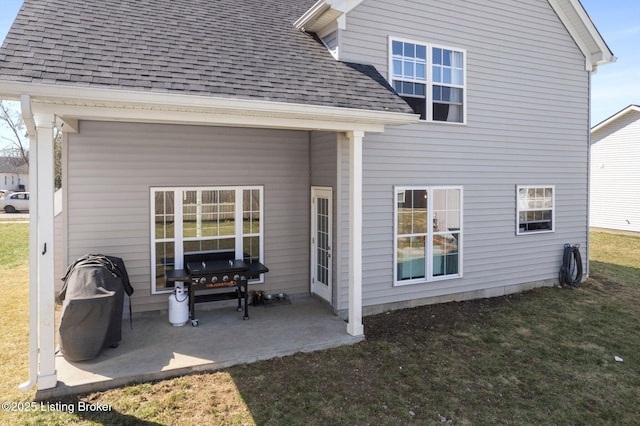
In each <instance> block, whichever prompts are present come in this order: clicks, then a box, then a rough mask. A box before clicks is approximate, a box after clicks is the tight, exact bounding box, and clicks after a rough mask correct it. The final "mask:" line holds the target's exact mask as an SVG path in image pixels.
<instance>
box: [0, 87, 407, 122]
mask: <svg viewBox="0 0 640 426" xmlns="http://www.w3.org/2000/svg"><path fill="white" fill-rule="evenodd" d="M26 95H28V96H29V97H30V102H31V109H32V111H31V112H32V113H33V114H34V115H37V114H54V115H55V116H56V117H57V120H58V124H59V125H62V126H64V125H66V126H67V128H66V130H67V131H68V132H73V131H74V130H77V122H78V120H99V121H122V122H145V123H171V124H188V125H209V126H230V127H259V128H278V129H294V130H327V131H338V132H344V131H356V130H357V131H364V132H378V133H379V132H383V131H384V127H385V126H388V125H391V126H394V125H404V124H411V123H416V122H418V121H419V116H417V115H414V114H406V113H398V112H385V111H370V110H361V109H352V108H340V107H330V106H317V105H302V104H292V103H284V102H269V101H264V100H249V99H236V98H221V97H209V96H197V95H184V94H174V93H166V92H142V91H128V90H118V89H103V88H94V87H77V86H65V85H53V84H36V83H16V82H12V81H2V80H0V99H20V98H21V97H22V98H23V97H24V96H26Z"/></svg>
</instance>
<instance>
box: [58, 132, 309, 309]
mask: <svg viewBox="0 0 640 426" xmlns="http://www.w3.org/2000/svg"><path fill="white" fill-rule="evenodd" d="M67 165H68V176H67V179H66V182H65V184H66V189H67V206H68V208H67V212H68V238H69V242H68V253H69V262H71V261H73V259H76V258H78V257H79V256H82V255H84V254H87V253H101V254H107V255H113V256H118V257H121V258H123V259H124V261H125V265H126V267H127V271H128V273H129V277H130V279H131V282H132V285H133V287H134V289H135V293H134V295H133V298H132V306H133V310H134V312H142V311H150V310H160V309H167V307H168V302H167V296H166V295H151V288H150V287H151V277H150V235H149V234H150V230H149V229H150V225H149V220H150V219H149V217H150V211H149V209H150V206H149V189H150V187H154V186H215V185H264V203H265V206H264V219H265V225H264V226H265V228H264V238H265V239H264V250H265V258H264V261H265V264H266V265H267V266H268V267H269V268H270V272H269V273H267V274H265V283H264V284H256V286H260V287H259V289H261V290H265V291H267V292H283V291H284V292H287V293H290V294H297V293H298V294H299V293H308V292H309V256H308V253H309V217H310V209H309V200H310V189H309V188H310V170H309V133H308V132H295V131H287V130H265V129H239V128H238V129H235V128H222V127H204V126H178V125H159V124H131V123H104V122H90V121H82V122H81V123H80V132H79V133H78V134H71V135H69V143H68V159H67ZM250 289H251V288H250ZM256 289H258V288H257V287H256Z"/></svg>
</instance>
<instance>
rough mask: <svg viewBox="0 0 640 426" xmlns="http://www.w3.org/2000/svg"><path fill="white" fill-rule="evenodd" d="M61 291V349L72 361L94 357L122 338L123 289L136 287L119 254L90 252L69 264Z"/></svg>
mask: <svg viewBox="0 0 640 426" xmlns="http://www.w3.org/2000/svg"><path fill="white" fill-rule="evenodd" d="M62 280H63V281H64V284H63V286H62V290H61V291H60V293H59V294H58V299H59V300H60V301H63V304H62V315H61V318H60V326H59V327H58V332H59V334H60V349H61V350H62V354H63V356H64V357H65V358H66V359H68V360H70V361H83V360H88V359H92V358H95V357H96V356H98V355H99V354H100V351H101V350H102V348H104V347H107V346H110V347H115V346H117V345H118V344H119V343H120V340H121V338H122V330H121V327H122V306H123V302H124V293H127V294H128V295H129V296H130V295H131V294H132V293H133V288H132V287H131V283H130V282H129V276H128V275H127V270H126V268H125V266H124V262H123V261H122V259H120V258H119V257H114V256H105V255H95V254H89V255H86V256H83V257H81V258H79V259H77V260H76V261H75V262H74V263H73V264H71V265H70V266H69V267H68V268H67V272H66V274H65V276H64V277H63V278H62Z"/></svg>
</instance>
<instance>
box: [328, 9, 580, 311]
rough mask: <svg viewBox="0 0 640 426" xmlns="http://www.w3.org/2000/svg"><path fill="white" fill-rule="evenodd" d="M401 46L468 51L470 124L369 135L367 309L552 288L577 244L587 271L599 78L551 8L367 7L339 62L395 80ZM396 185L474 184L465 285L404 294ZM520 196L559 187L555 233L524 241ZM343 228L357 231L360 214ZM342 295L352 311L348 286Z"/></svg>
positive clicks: (353, 18)
mask: <svg viewBox="0 0 640 426" xmlns="http://www.w3.org/2000/svg"><path fill="white" fill-rule="evenodd" d="M389 36H395V37H401V38H405V39H411V40H416V41H424V42H428V43H434V44H438V45H444V46H448V47H453V48H461V49H465V50H466V52H467V68H466V69H467V89H466V95H467V108H468V109H467V124H466V125H457V124H443V123H433V124H431V123H419V124H416V125H411V126H405V127H398V128H387V129H386V131H385V133H384V134H367V135H366V136H365V139H364V164H363V168H364V170H363V173H364V200H363V203H364V204H363V211H364V223H363V227H364V235H363V299H364V300H363V303H364V305H365V307H367V306H368V307H374V306H375V305H380V304H393V303H402V302H406V301H410V300H412V299H425V300H426V299H429V300H430V301H438V300H451V298H452V296H451V295H454V296H453V298H455V297H457V296H455V295H460V298H468V295H472V297H484V296H491V295H499V294H501V293H502V292H504V291H511V290H508V289H509V288H511V289H514V288H515V287H513V286H516V287H518V286H520V288H525V287H527V286H531V285H540V284H541V283H542V282H545V283H546V284H548V283H550V282H553V280H555V279H556V278H557V276H558V271H559V269H560V264H561V256H562V249H563V245H564V244H565V243H570V244H580V245H581V249H580V250H581V253H582V257H583V261H584V262H585V267H586V259H587V209H588V193H587V192H588V189H587V188H588V186H587V183H588V182H587V181H588V176H587V172H588V166H587V163H588V133H589V97H588V95H589V74H588V73H587V72H586V71H585V70H584V63H585V59H584V57H583V55H582V54H581V52H580V50H579V49H578V48H577V47H576V45H575V43H574V41H573V40H572V39H571V37H570V36H569V34H568V32H567V30H566V29H565V27H564V26H563V25H562V23H561V22H560V20H559V18H558V17H557V16H556V15H555V13H554V12H553V10H552V9H551V7H550V6H549V4H548V2H547V1H544V0H528V1H520V2H513V1H506V0H503V1H493V2H487V1H484V0H472V1H469V0H465V1H463V0H453V1H449V2H440V1H435V0H432V1H424V2H408V1H391V0H379V1H375V2H373V1H371V2H363V3H362V4H361V5H360V6H358V7H357V8H356V9H354V10H353V11H352V12H350V13H349V15H348V17H347V27H346V30H343V31H342V33H341V35H340V38H339V40H340V41H341V44H340V56H341V57H340V59H341V60H345V61H353V62H361V63H370V64H373V65H375V66H376V68H377V69H378V70H379V71H380V72H381V73H382V74H383V75H385V76H386V75H387V67H388V53H387V51H388V43H389ZM343 155H345V153H344V152H343ZM345 158H346V157H345ZM346 170H347V171H346V172H345V173H343V174H342V175H341V176H342V183H341V186H342V187H344V192H343V194H344V193H346V194H348V169H346ZM395 185H429V186H433V185H456V186H457V185H461V186H463V189H464V200H463V209H464V216H463V221H464V233H463V250H464V263H463V269H464V277H463V278H460V279H452V280H444V281H438V282H432V283H425V284H416V285H408V286H402V287H394V286H393V276H392V275H393V272H392V271H393V224H394V220H393V203H394V197H393V188H394V186H395ZM516 185H555V189H556V194H555V197H556V209H555V218H556V224H555V232H554V233H546V234H537V235H522V236H516V235H515V233H516V232H515V228H516ZM343 202H345V200H343ZM343 212H347V210H346V209H344V210H343ZM340 220H341V221H342V223H341V224H340V225H339V226H340V227H341V228H342V229H348V227H347V225H346V224H345V221H348V215H346V214H345V215H343V216H341V217H340ZM347 223H348V222H347ZM346 261H347V259H346V258H345V257H343V258H342V259H341V262H342V270H343V273H344V271H345V268H346V267H347V265H348V264H347V263H346ZM505 289H507V290H505ZM339 291H340V295H339V302H340V305H339V309H342V310H344V309H346V308H347V300H348V298H347V294H348V287H347V286H346V281H345V280H342V287H341V288H340V289H339ZM447 295H448V296H447ZM463 295H464V296H463ZM445 296H446V297H445ZM439 297H440V298H439ZM447 297H448V299H447ZM438 298H439V299H438ZM399 306H400V305H399ZM372 309H373V308H372ZM372 309H370V310H369V312H372ZM365 312H367V310H365Z"/></svg>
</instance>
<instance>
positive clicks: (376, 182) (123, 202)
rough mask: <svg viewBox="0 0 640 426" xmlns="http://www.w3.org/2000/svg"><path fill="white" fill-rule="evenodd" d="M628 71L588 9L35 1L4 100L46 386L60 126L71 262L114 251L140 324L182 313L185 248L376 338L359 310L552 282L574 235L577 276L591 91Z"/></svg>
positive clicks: (7, 59)
mask: <svg viewBox="0 0 640 426" xmlns="http://www.w3.org/2000/svg"><path fill="white" fill-rule="evenodd" d="M614 59H615V58H614V57H613V55H612V53H611V52H610V50H609V49H608V48H607V46H606V44H605V42H604V41H603V40H602V38H601V37H600V35H599V33H598V31H597V30H596V28H595V27H594V26H593V24H592V22H591V20H590V19H589V17H588V15H587V14H586V12H585V11H584V10H583V8H582V6H581V5H580V3H579V2H578V1H577V0H549V1H546V0H523V1H518V2H512V1H499V2H487V1H484V0H474V1H468V0H464V1H463V0H452V1H448V2H440V1H434V0H427V1H421V2H415V1H398V0H393V1H392V0H365V1H362V0H346V1H328V0H327V1H324V0H321V1H318V2H316V3H315V4H314V2H313V1H304V0H284V1H283V0H279V1H275V0H263V1H241V2H239V1H235V0H219V1H215V2H211V1H205V0H195V1H185V0H155V1H153V2H130V1H115V0H112V1H103V0H100V1H98V0H90V1H87V0H64V1H63V0H48V1H45V0H26V1H25V4H24V6H23V8H22V9H21V11H20V13H19V14H18V17H17V18H16V21H15V23H14V25H13V27H12V28H11V30H10V32H9V34H8V36H7V38H6V41H5V43H4V44H3V47H2V50H0V97H9V98H16V99H18V98H19V99H21V102H22V109H23V111H24V112H25V114H24V119H25V122H26V123H27V126H28V128H29V132H30V136H31V138H32V145H31V146H34V145H35V146H37V155H35V157H36V159H35V161H34V160H33V157H32V166H33V167H37V170H38V178H39V180H38V186H37V188H35V190H34V188H32V189H31V192H32V195H34V196H35V193H37V194H38V195H37V198H38V199H39V200H40V202H39V203H38V206H37V209H38V214H37V215H35V216H36V217H37V218H38V222H37V223H36V224H32V226H34V228H33V229H34V233H35V234H37V236H38V239H37V241H39V244H40V245H39V246H37V247H32V251H31V253H32V277H34V278H33V279H34V281H32V284H31V285H32V286H33V289H34V290H33V291H39V292H40V294H41V295H42V296H41V297H40V299H39V303H40V309H39V313H38V318H37V319H38V324H39V327H40V329H41V331H40V334H39V336H40V337H39V341H38V343H37V347H38V349H39V351H40V361H39V365H38V370H37V371H38V378H37V380H38V386H39V388H41V389H46V388H47V387H51V386H55V369H54V368H53V366H52V365H53V333H54V330H53V323H54V321H53V288H54V282H53V281H54V280H53V278H52V277H53V276H54V274H53V270H54V257H53V255H54V253H53V251H54V250H52V247H53V246H54V235H53V216H54V215H53V205H52V199H53V196H52V194H53V187H52V184H51V183H49V182H48V180H46V179H44V178H41V177H42V176H47V175H50V174H51V173H52V171H51V170H50V168H51V167H52V165H51V164H52V160H51V159H52V158H53V128H54V126H58V127H61V128H62V131H63V133H64V140H63V145H64V148H63V168H64V171H63V180H62V181H63V205H64V206H65V208H64V211H63V214H62V216H63V217H64V232H63V233H62V234H63V241H62V242H60V244H56V246H57V247H58V248H57V249H56V250H59V248H60V247H64V250H65V252H64V255H63V258H64V261H65V262H66V263H68V262H71V261H73V260H74V259H75V258H77V257H79V256H81V255H84V254H86V253H96V252H100V253H104V254H110V255H116V256H119V257H122V258H123V259H124V261H125V263H126V266H127V269H128V272H129V276H130V279H131V282H132V284H133V286H134V287H135V293H134V295H133V299H132V305H133V309H134V311H137V312H141V311H154V310H159V309H166V308H167V296H166V294H167V292H169V291H171V286H170V284H168V283H166V282H165V281H164V270H165V269H167V268H168V269H170V268H173V267H180V266H182V265H181V262H182V255H183V254H184V253H185V252H190V251H198V250H214V249H223V248H226V249H232V250H235V252H236V254H237V255H238V256H243V255H246V256H247V257H248V258H249V259H259V260H261V261H262V262H263V263H265V264H266V265H267V266H268V267H269V268H270V272H269V273H268V274H266V275H265V276H264V277H263V278H261V279H260V281H259V282H258V283H255V284H252V285H251V287H252V288H255V289H262V290H265V291H267V292H274V293H275V292H287V293H289V294H309V293H310V292H311V293H314V294H316V295H317V296H318V297H320V298H323V299H325V300H326V301H327V303H328V304H329V305H330V306H331V307H332V308H333V309H334V310H335V312H336V313H338V314H340V315H342V316H344V317H345V318H346V319H348V325H347V330H348V332H349V333H351V334H353V335H361V334H362V333H363V332H364V330H363V326H362V315H363V314H364V315H367V314H371V313H375V312H381V311H383V310H386V309H395V308H402V307H409V306H415V305H420V304H427V303H437V302H443V301H450V300H463V299H470V298H477V297H489V296H495V295H501V294H505V293H509V292H515V291H521V290H523V289H527V288H531V287H535V286H541V285H552V284H554V283H556V282H557V276H558V271H559V269H560V264H561V257H562V248H563V245H564V244H565V243H570V244H580V247H581V251H582V254H583V259H585V263H586V259H587V258H588V253H587V249H588V223H587V217H588V216H587V213H588V186H587V182H588V152H589V146H588V131H589V87H590V78H591V72H593V71H594V70H595V68H596V67H597V66H599V65H601V64H606V63H609V62H612V61H613V60H614ZM394 89H395V90H394ZM36 140H37V142H36ZM32 155H33V153H32ZM36 164H37V165H36ZM33 208H36V207H35V206H34V207H33ZM32 216H33V215H32ZM203 220H208V221H209V223H210V224H212V225H213V226H209V227H206V226H205V227H198V226H193V224H194V223H201V221H203ZM44 244H47V246H46V247H48V248H49V249H48V250H46V247H45V246H44ZM172 259H173V261H174V262H175V264H172V261H171V260H172ZM586 267H587V265H586V264H585V268H586ZM34 374H35V373H34Z"/></svg>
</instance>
